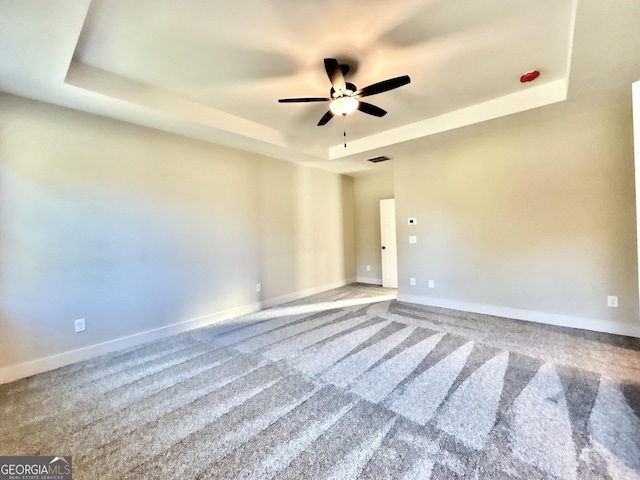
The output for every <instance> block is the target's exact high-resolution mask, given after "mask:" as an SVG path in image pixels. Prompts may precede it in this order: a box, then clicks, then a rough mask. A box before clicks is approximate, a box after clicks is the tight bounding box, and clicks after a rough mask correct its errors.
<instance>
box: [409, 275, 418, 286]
mask: <svg viewBox="0 0 640 480" xmlns="http://www.w3.org/2000/svg"><path fill="white" fill-rule="evenodd" d="M409 283H410V284H411V285H415V284H416V279H415V278H413V277H411V278H410V279H409Z"/></svg>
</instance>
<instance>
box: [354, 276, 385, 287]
mask: <svg viewBox="0 0 640 480" xmlns="http://www.w3.org/2000/svg"><path fill="white" fill-rule="evenodd" d="M356 280H357V282H358V283H369V284H371V285H382V279H381V278H374V277H358V278H357V279H356Z"/></svg>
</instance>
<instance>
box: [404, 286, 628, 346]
mask: <svg viewBox="0 0 640 480" xmlns="http://www.w3.org/2000/svg"><path fill="white" fill-rule="evenodd" d="M398 301H399V302H408V303H417V304H419V305H428V306H430V307H441V308H450V309H452V310H460V311H463V312H471V313H481V314H484V315H493V316H496V317H503V318H512V319H515V320H525V321H528V322H537V323H545V324H547V325H556V326H558V327H569V328H579V329H582V330H592V331H595V332H604V333H613V334H616V335H625V336H627V337H638V338H640V325H632V324H628V323H619V322H612V321H610V320H599V319H595V318H583V317H574V316H570V315H560V314H555V313H546V312H538V311H533V310H521V309H518V308H510V307H498V306H494V305H483V304H476V303H467V302H457V301H452V300H445V299H441V298H433V297H423V296H421V295H410V294H400V293H398Z"/></svg>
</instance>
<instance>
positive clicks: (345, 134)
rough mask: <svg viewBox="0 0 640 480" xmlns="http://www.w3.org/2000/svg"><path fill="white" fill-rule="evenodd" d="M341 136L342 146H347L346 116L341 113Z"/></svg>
mask: <svg viewBox="0 0 640 480" xmlns="http://www.w3.org/2000/svg"><path fill="white" fill-rule="evenodd" d="M342 136H343V137H344V148H347V116H346V115H342Z"/></svg>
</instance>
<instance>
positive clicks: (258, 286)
mask: <svg viewBox="0 0 640 480" xmlns="http://www.w3.org/2000/svg"><path fill="white" fill-rule="evenodd" d="M261 291H262V284H261V283H256V292H257V293H260V292H261Z"/></svg>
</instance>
